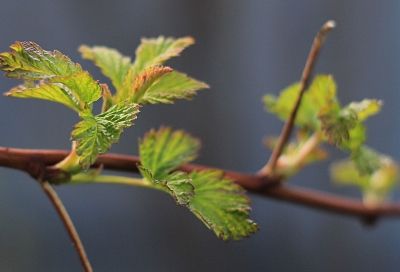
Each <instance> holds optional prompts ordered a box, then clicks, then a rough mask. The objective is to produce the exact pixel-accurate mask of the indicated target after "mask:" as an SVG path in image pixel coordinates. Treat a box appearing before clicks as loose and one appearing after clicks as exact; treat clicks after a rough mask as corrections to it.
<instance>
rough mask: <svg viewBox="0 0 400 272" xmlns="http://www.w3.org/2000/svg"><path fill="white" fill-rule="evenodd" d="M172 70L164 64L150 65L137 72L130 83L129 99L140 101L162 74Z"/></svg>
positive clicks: (135, 101)
mask: <svg viewBox="0 0 400 272" xmlns="http://www.w3.org/2000/svg"><path fill="white" fill-rule="evenodd" d="M172 71H173V70H172V68H170V67H166V66H152V67H149V68H147V69H145V70H143V71H142V72H140V73H139V74H138V76H137V77H136V78H135V82H134V83H133V85H132V90H131V93H130V94H128V95H127V96H128V97H129V98H128V99H129V101H132V102H134V103H141V102H142V101H141V100H142V98H143V96H144V95H145V94H146V92H147V91H148V90H149V89H150V88H151V86H152V85H153V84H155V83H156V82H157V81H158V80H159V79H160V78H162V77H163V76H164V75H166V74H168V73H171V72H172Z"/></svg>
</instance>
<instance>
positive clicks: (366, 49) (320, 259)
mask: <svg viewBox="0 0 400 272" xmlns="http://www.w3.org/2000/svg"><path fill="white" fill-rule="evenodd" d="M0 18H1V24H0V37H1V39H0V48H1V51H5V50H7V48H8V45H9V44H11V43H12V42H14V41H15V40H34V41H36V42H38V43H39V44H41V45H42V46H43V47H44V48H47V49H53V48H57V49H60V50H61V51H62V52H64V53H66V54H67V55H69V56H71V57H72V58H73V59H74V60H76V61H80V62H81V63H82V64H83V65H84V67H85V68H86V69H88V70H89V71H91V72H93V74H94V75H95V76H96V78H99V79H100V80H102V81H106V80H105V78H104V77H102V76H101V75H100V73H99V72H98V70H97V69H96V68H95V67H94V66H93V65H92V64H90V63H88V62H86V61H81V60H80V58H79V54H78V53H77V51H76V49H77V47H78V46H79V45H80V44H81V43H87V44H90V45H93V44H99V45H107V46H110V47H115V48H117V49H119V50H120V51H122V52H123V53H125V54H129V55H133V53H134V49H135V47H136V46H137V44H138V42H139V39H140V37H143V36H145V37H152V36H157V35H160V34H163V35H170V36H183V35H192V36H194V37H195V38H196V40H197V44H196V45H195V46H193V47H192V48H190V49H188V50H187V51H186V52H185V53H184V54H183V56H182V57H181V58H179V59H176V60H174V61H172V62H169V64H170V65H172V66H173V67H175V68H178V69H180V70H183V71H185V72H187V73H189V74H190V75H192V76H195V77H196V78H199V79H201V80H204V81H206V82H208V83H209V84H210V85H211V90H207V91H204V92H202V93H200V94H199V95H198V96H197V97H196V98H195V99H194V100H193V101H192V102H186V101H181V102H178V103H177V104H176V105H175V106H149V107H146V108H144V110H143V112H142V113H141V115H140V118H139V119H138V121H137V125H136V126H135V127H134V128H132V129H130V130H129V131H128V132H127V133H125V134H124V136H123V139H122V140H121V141H120V144H119V145H117V146H115V147H114V148H113V151H116V152H121V153H126V154H136V152H137V147H136V146H137V138H138V137H139V136H141V135H142V134H143V133H144V132H145V131H146V130H147V129H149V128H151V127H157V126H159V125H160V124H168V125H172V126H173V127H175V128H185V129H186V130H187V131H189V132H191V133H192V134H194V135H196V136H198V137H199V138H201V139H202V142H203V149H202V153H201V157H200V158H199V160H198V162H200V163H204V164H208V165H213V166H217V167H223V168H228V169H235V170H239V171H246V172H252V171H256V170H258V169H259V168H260V167H261V166H262V165H263V163H264V162H265V160H266V158H267V156H268V155H269V151H266V150H265V149H264V148H263V147H262V138H263V137H264V135H266V134H277V133H278V132H279V129H280V126H281V123H280V122H279V121H278V120H277V119H275V118H274V117H273V116H272V115H269V114H267V113H265V112H264V110H263V106H262V104H261V97H262V95H263V94H264V93H266V92H273V93H277V92H278V91H279V90H280V89H281V88H283V87H285V86H286V85H288V84H290V83H292V82H294V81H296V80H298V78H299V76H300V72H301V69H302V66H303V63H304V60H305V57H306V55H307V52H308V49H309V46H310V42H311V40H312V38H313V36H314V33H315V32H316V31H317V29H318V28H319V26H320V25H321V24H322V23H323V22H324V21H325V20H327V19H335V20H336V21H337V22H338V28H337V29H336V30H335V31H334V32H333V33H332V35H331V36H330V37H329V40H328V42H327V45H326V47H325V48H324V50H323V52H322V56H321V59H320V61H319V63H318V66H317V70H318V72H325V73H332V74H333V75H334V76H335V78H336V80H337V82H338V86H339V96H340V99H341V101H342V102H344V103H347V102H349V101H351V100H358V99H362V98H364V97H378V98H382V99H384V101H385V107H384V109H383V111H382V113H381V114H380V116H379V117H377V118H373V119H371V120H370V121H369V126H370V136H369V138H368V143H369V144H371V145H373V146H374V147H375V148H377V149H378V150H380V151H382V152H388V153H390V154H392V155H393V157H395V158H399V157H400V154H399V149H398V144H399V140H398V139H399V137H400V129H399V127H400V126H399V125H398V124H399V123H400V122H399V121H400V120H399V119H400V115H399V110H398V105H399V101H400V97H399V86H400V77H399V70H400V54H399V49H400V31H399V25H400V2H398V1H373V0H370V1H333V0H332V1H295V0H293V1H278V0H276V1H262V0H259V1H257V0H248V1H239V0H237V1H211V0H210V1H205V0H202V1H188V0H173V1H166V0H165V1H163V0H158V1H148V0H142V1H105V0H101V1H83V0H74V1H71V0H68V1H67V0H64V1H51V0H35V1H16V0H14V1H7V0H2V1H1V6H0ZM15 84H16V82H15V81H12V80H8V79H6V78H4V77H1V78H0V86H1V90H2V92H3V91H7V90H8V89H9V88H10V87H12V86H14V85H15ZM0 109H1V114H0V126H1V134H0V139H1V145H3V146H14V147H26V148H69V141H68V137H69V136H68V135H69V133H70V131H71V128H72V126H73V124H74V122H76V121H77V118H76V117H75V115H74V113H72V112H71V111H69V110H67V109H65V108H63V107H61V106H59V105H55V104H51V103H46V102H42V101H28V100H17V99H11V98H5V97H2V98H1V99H0ZM333 157H334V158H339V157H343V154H341V153H339V152H333ZM328 164H329V162H324V163H320V164H318V165H315V166H313V167H310V168H307V169H306V170H304V171H303V172H302V174H301V175H299V176H297V177H296V178H295V179H294V180H293V181H292V182H293V183H295V184H297V185H302V186H309V187H314V188H319V189H324V190H329V191H331V192H335V193H339V194H347V195H352V196H359V194H358V192H357V191H356V190H353V189H343V188H337V187H335V186H332V185H330V184H329V180H328V175H327V170H326V169H327V166H328ZM0 179H1V181H0V271H6V272H8V271H80V269H81V268H80V265H79V262H78V258H77V256H76V254H75V252H74V251H73V250H72V247H71V244H70V242H69V240H68V237H67V235H66V233H65V231H64V229H63V227H62V225H61V223H60V222H59V220H58V218H57V217H56V214H55V212H54V210H53V208H52V207H51V206H50V205H49V203H48V200H47V199H46V198H45V197H44V195H43V193H42V192H41V191H40V189H39V187H38V186H37V184H35V182H34V181H32V180H31V179H30V178H28V177H27V176H26V175H25V174H23V173H19V172H16V171H13V170H8V169H1V172H0ZM57 190H58V191H59V193H60V195H61V197H62V199H63V200H64V201H65V205H66V206H67V207H68V209H69V211H70V213H71V214H72V217H73V219H74V220H75V223H76V226H77V229H78V230H79V232H80V234H81V237H82V239H83V241H84V242H85V244H86V247H87V251H88V254H89V256H90V257H91V260H92V262H93V265H94V268H95V271H377V270H378V269H379V270H380V271H398V267H399V265H400V258H399V257H400V253H399V252H400V235H399V232H400V221H399V220H382V221H381V222H379V224H378V225H377V226H376V227H373V228H368V227H366V226H363V225H362V224H360V222H359V221H358V220H356V219H354V218H348V217H342V216H338V215H332V214H326V213H321V212H318V211H314V210H310V209H307V208H303V207H298V206H294V205H291V204H286V203H279V202H276V201H273V200H269V199H264V198H260V197H256V196H252V200H253V207H254V208H253V213H252V217H253V218H254V219H255V220H256V221H257V222H258V223H259V224H260V227H261V230H260V231H259V232H258V233H257V234H256V235H254V236H252V237H251V238H250V239H246V240H244V241H241V242H228V243H225V242H222V241H219V240H217V239H216V238H215V237H214V236H213V234H212V233H211V232H210V231H208V230H207V229H206V228H205V227H204V226H203V225H202V224H201V223H200V222H199V221H198V220H196V219H195V218H194V216H192V215H191V214H189V212H187V211H186V210H185V209H183V208H179V207H176V205H175V204H174V203H173V201H172V200H171V199H170V198H169V197H168V196H166V195H164V194H161V193H159V192H153V191H149V190H144V189H139V188H127V187H119V186H107V185H98V186H91V185H87V186H76V187H73V186H63V187H60V188H57Z"/></svg>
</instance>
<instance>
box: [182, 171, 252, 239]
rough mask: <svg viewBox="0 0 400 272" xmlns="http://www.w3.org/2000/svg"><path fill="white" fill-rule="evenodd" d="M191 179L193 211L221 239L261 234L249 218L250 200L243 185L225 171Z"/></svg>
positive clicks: (191, 176)
mask: <svg viewBox="0 0 400 272" xmlns="http://www.w3.org/2000/svg"><path fill="white" fill-rule="evenodd" d="M189 177H190V178H191V181H192V184H193V186H194V188H195V189H194V196H193V198H192V199H191V201H190V204H189V209H190V210H191V211H192V212H193V213H194V214H195V215H196V216H197V217H198V218H199V219H200V220H201V221H203V223H204V224H205V225H206V226H207V227H208V228H209V229H211V230H212V231H214V233H215V234H216V235H217V236H218V237H219V238H221V239H224V240H227V239H233V240H238V239H241V238H244V237H247V236H249V235H250V234H252V233H254V232H255V231H257V229H258V227H257V224H256V223H254V222H253V221H252V220H250V219H249V212H250V206H249V199H248V198H247V197H246V196H245V195H244V191H243V189H242V188H241V187H240V186H238V185H237V184H235V183H233V182H232V181H231V180H229V179H226V178H224V177H223V173H222V172H221V171H214V170H207V171H200V172H192V173H190V174H189Z"/></svg>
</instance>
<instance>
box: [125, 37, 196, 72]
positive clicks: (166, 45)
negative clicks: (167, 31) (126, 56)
mask: <svg viewBox="0 0 400 272" xmlns="http://www.w3.org/2000/svg"><path fill="white" fill-rule="evenodd" d="M193 43H194V39H193V38H192V37H183V38H178V39H175V38H171V37H169V38H165V37H163V36H160V37H158V38H155V39H154V38H153V39H146V38H144V39H142V41H141V44H140V45H139V47H138V48H137V50H136V59H135V62H134V64H133V67H132V70H133V71H134V75H137V74H138V73H140V72H141V71H143V70H144V69H146V68H148V67H151V66H154V65H160V64H163V63H164V62H165V61H167V60H168V59H170V58H172V57H177V56H179V55H180V53H181V52H182V51H183V50H184V49H185V48H186V47H188V46H190V45H192V44H193Z"/></svg>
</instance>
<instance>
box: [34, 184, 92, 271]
mask: <svg viewBox="0 0 400 272" xmlns="http://www.w3.org/2000/svg"><path fill="white" fill-rule="evenodd" d="M39 183H40V185H41V186H42V189H43V191H44V192H45V193H46V195H47V197H48V198H49V200H50V202H51V203H52V204H53V206H54V208H55V209H56V211H57V213H58V216H59V217H60V219H61V220H62V222H63V224H64V227H65V229H66V230H67V232H68V234H69V237H70V238H71V241H72V243H73V245H74V247H75V250H76V252H77V253H78V255H79V259H80V261H81V264H82V267H83V268H84V270H85V272H93V268H92V266H91V264H90V261H89V258H88V256H87V254H86V252H85V248H84V247H83V243H82V241H81V239H80V238H79V234H78V232H77V231H76V228H75V226H74V223H73V222H72V219H71V217H70V216H69V214H68V212H67V210H66V209H65V207H64V205H63V203H62V201H61V199H60V197H59V196H58V194H57V192H56V191H55V190H54V189H53V187H52V186H51V184H50V183H48V182H47V181H39Z"/></svg>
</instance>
